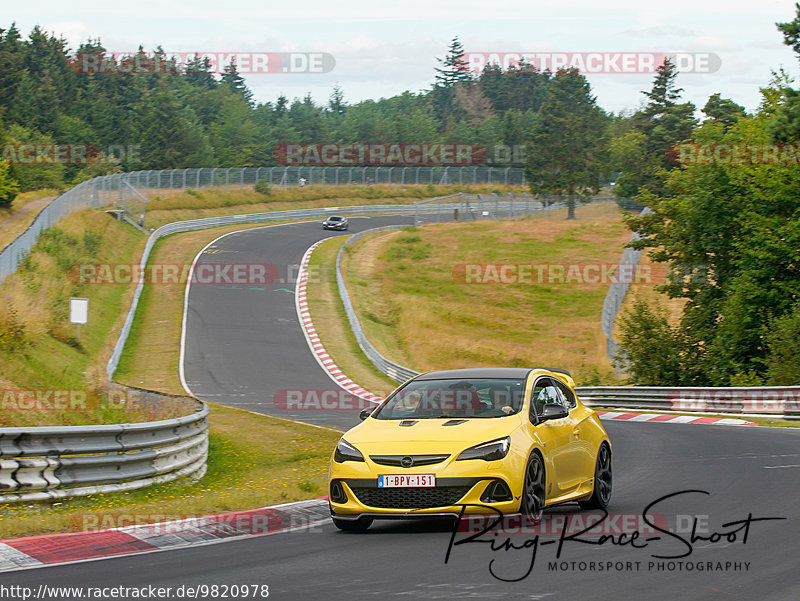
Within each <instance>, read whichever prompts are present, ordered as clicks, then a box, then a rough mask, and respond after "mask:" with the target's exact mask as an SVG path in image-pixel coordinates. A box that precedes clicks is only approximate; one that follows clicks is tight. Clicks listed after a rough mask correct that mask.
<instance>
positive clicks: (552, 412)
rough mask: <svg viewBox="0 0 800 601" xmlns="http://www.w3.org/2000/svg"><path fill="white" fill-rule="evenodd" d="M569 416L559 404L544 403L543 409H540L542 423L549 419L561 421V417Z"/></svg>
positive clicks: (565, 409)
mask: <svg viewBox="0 0 800 601" xmlns="http://www.w3.org/2000/svg"><path fill="white" fill-rule="evenodd" d="M568 415H569V411H567V408H566V407H564V405H561V404H559V403H545V405H544V407H543V408H542V421H543V422H544V421H547V420H550V419H561V418H562V417H567V416H568Z"/></svg>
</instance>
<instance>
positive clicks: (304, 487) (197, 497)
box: [0, 403, 340, 539]
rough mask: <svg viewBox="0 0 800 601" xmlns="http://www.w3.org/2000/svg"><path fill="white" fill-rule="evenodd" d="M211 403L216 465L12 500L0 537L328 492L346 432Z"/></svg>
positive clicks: (192, 513)
mask: <svg viewBox="0 0 800 601" xmlns="http://www.w3.org/2000/svg"><path fill="white" fill-rule="evenodd" d="M210 405H211V416H210V420H211V424H212V431H211V435H210V449H209V460H208V471H207V473H206V475H205V477H203V478H202V479H201V480H198V481H193V482H191V481H185V480H184V481H176V482H170V483H166V484H160V485H156V486H152V487H149V488H145V489H142V490H137V491H130V492H126V493H117V494H109V495H95V496H89V497H80V498H74V499H68V500H65V501H62V502H58V503H45V504H31V505H16V506H14V505H12V506H4V507H3V510H2V512H0V539H8V538H15V537H22V536H33V535H37V534H49V533H54V532H80V531H83V530H86V529H87V528H91V527H92V526H93V525H95V524H97V525H98V527H100V528H108V527H114V526H122V525H130V524H131V521H132V520H135V521H138V522H141V523H146V522H158V521H164V520H165V519H169V518H168V517H166V518H165V516H173V517H172V519H176V518H177V517H191V516H200V515H209V514H215V513H224V512H228V511H239V510H248V509H254V508H257V507H263V506H267V505H274V504H278V503H288V502H291V501H298V500H302V499H309V498H315V497H318V496H322V495H324V494H325V493H326V490H327V475H328V474H327V470H328V461H329V459H330V453H331V450H332V449H333V447H334V445H335V444H336V441H337V440H338V439H339V436H340V434H339V433H338V432H335V431H331V430H324V429H320V428H313V427H311V426H305V425H302V424H295V423H292V422H289V421H283V420H278V419H273V418H269V417H266V416H262V415H258V414H254V413H250V412H247V411H242V410H240V409H233V408H230V407H224V406H221V405H216V404H213V403H212V404H210Z"/></svg>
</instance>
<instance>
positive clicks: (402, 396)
mask: <svg viewBox="0 0 800 601" xmlns="http://www.w3.org/2000/svg"><path fill="white" fill-rule="evenodd" d="M524 393H525V380H523V379H509V378H497V379H495V378H469V379H458V380H456V379H444V380H413V381H411V382H409V383H408V384H406V385H405V386H403V387H402V388H401V389H399V390H397V391H396V392H395V393H394V394H392V395H391V396H390V397H389V398H387V399H386V401H385V402H384V403H383V404H382V405H381V406H380V407H379V408H378V409H377V410H376V411H375V412H374V413H373V414H372V417H374V418H377V419H436V418H440V419H449V418H493V417H505V416H507V415H512V414H514V413H517V412H518V411H519V410H520V408H521V407H522V400H523V395H524Z"/></svg>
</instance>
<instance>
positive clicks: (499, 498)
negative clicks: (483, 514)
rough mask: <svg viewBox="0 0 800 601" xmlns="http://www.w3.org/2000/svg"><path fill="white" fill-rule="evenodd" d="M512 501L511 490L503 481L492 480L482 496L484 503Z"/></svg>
mask: <svg viewBox="0 0 800 601" xmlns="http://www.w3.org/2000/svg"><path fill="white" fill-rule="evenodd" d="M510 500H511V490H510V489H509V488H508V484H506V483H505V482H503V481H502V480H492V481H491V482H490V483H489V486H487V487H486V490H484V491H483V494H482V495H481V502H483V503H502V502H503V501H510Z"/></svg>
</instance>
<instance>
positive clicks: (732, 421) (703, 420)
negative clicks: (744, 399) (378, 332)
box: [295, 238, 758, 426]
mask: <svg viewBox="0 0 800 601" xmlns="http://www.w3.org/2000/svg"><path fill="white" fill-rule="evenodd" d="M325 240H329V238H325V239H324V240H320V241H319V242H316V243H314V244H312V245H311V247H309V249H308V250H306V252H305V254H304V255H303V259H302V260H301V261H300V269H299V272H298V277H297V286H296V288H295V305H296V307H297V316H298V318H299V320H300V325H301V327H302V329H303V333H304V334H305V337H306V340H307V341H308V346H309V348H311V352H312V353H313V355H314V357H315V358H316V359H317V362H318V363H319V364H320V366H321V367H322V369H324V370H325V371H326V372H327V373H328V375H329V376H330V377H331V379H333V381H334V382H336V383H337V384H338V385H339V386H341V387H342V388H343V389H344V390H346V391H347V392H350V393H352V394H354V395H356V396H359V397H361V398H363V399H365V400H368V401H371V402H373V403H380V402H381V401H382V400H383V399H382V398H381V397H379V396H377V395H374V394H372V393H371V392H369V391H368V390H365V389H364V388H362V387H361V386H359V385H358V384H356V383H355V382H353V381H352V380H351V379H350V378H348V377H347V376H346V375H345V374H344V373H342V370H340V369H339V368H338V367H337V366H336V364H335V363H334V362H333V359H331V357H330V355H328V353H327V351H326V350H325V347H324V346H323V345H322V342H321V341H320V339H319V336H318V335H317V330H316V329H315V328H314V323H313V321H312V320H311V313H310V312H309V310H308V299H307V297H306V286H307V284H308V263H309V261H310V260H311V254H312V253H313V252H314V249H316V248H317V246H319V245H320V244H322V243H323V242H324V241H325ZM596 413H597V415H599V416H600V419H602V420H606V421H634V422H657V423H668V424H713V425H720V426H757V425H758V424H756V423H754V422H749V421H746V420H743V419H737V418H731V417H710V416H707V415H675V414H668V413H663V414H661V413H631V412H622V411H596Z"/></svg>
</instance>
